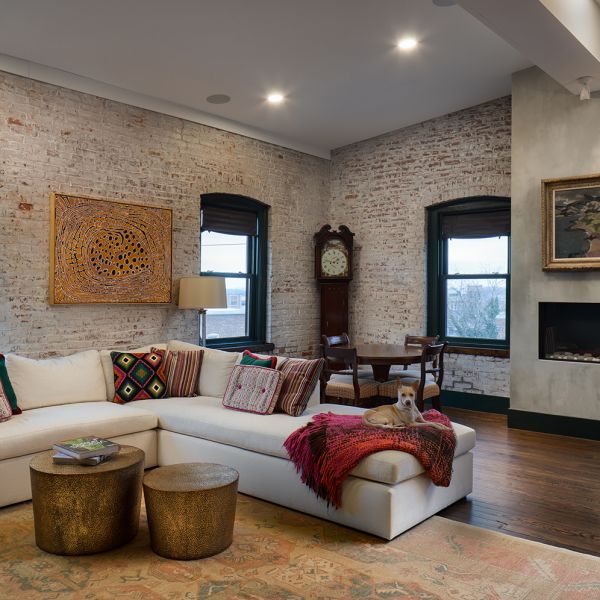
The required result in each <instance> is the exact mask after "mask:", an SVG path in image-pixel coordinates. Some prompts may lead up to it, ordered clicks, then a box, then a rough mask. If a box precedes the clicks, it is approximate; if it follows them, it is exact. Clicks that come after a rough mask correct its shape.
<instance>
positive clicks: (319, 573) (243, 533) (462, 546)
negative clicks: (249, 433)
mask: <svg viewBox="0 0 600 600" xmlns="http://www.w3.org/2000/svg"><path fill="white" fill-rule="evenodd" d="M0 597H1V598H2V599H4V598H11V599H15V600H27V599H35V600H38V599H42V600H45V599H57V600H63V599H64V600H104V599H107V600H108V599H111V600H112V599H119V598H127V599H131V600H159V599H161V600H162V599H166V600H179V599H182V600H200V599H212V598H214V599H215V600H224V599H234V598H235V599H243V600H246V599H247V600H263V599H264V600H302V599H311V600H312V599H323V600H325V599H343V600H352V599H357V600H364V599H370V598H375V599H382V600H383V599H385V600H388V599H399V600H413V599H414V600H505V599H507V600H508V599H510V600H576V599H577V600H584V599H585V600H596V599H600V558H595V557H592V556H588V555H585V554H579V553H576V552H571V551H569V550H563V549H560V548H554V547H552V546H546V545H544V544H538V543H536V542H529V541H526V540H522V539H518V538H515V537H510V536H507V535H504V534H501V533H497V532H493V531H487V530H485V529H480V528H478V527H472V526H470V525H465V524H462V523H457V522H454V521H450V520H448V519H444V518H441V517H432V518H430V519H428V520H427V521H425V522H424V523H421V524H420V525H418V526H417V527H415V528H413V529H411V530H410V531H407V532H406V533H404V534H403V535H401V536H399V537H397V538H396V539H395V540H393V541H391V542H385V541H382V540H378V539H377V538H374V537H372V536H369V535H366V534H363V533H360V532H356V531H353V530H351V529H347V528H345V527H341V526H339V525H335V524H333V523H328V522H326V521H322V520H320V519H317V518H314V517H310V516H307V515H303V514H301V513H297V512H294V511H292V510H288V509H286V508H282V507H280V506H276V505H273V504H270V503H268V502H263V501H261V500H256V499H254V498H250V497H248V496H243V495H240V496H239V498H238V510H237V516H236V524H235V531H234V542H233V545H232V546H231V547H230V548H229V549H228V550H226V551H225V552H223V553H221V554H219V555H217V556H214V557H211V558H206V559H203V560H195V561H187V562H186V561H173V560H167V559H164V558H160V557H158V556H156V555H155V554H154V553H153V552H152V550H151V549H150V547H149V538H148V527H147V522H146V518H145V513H144V512H143V511H142V522H141V526H140V532H139V534H138V536H137V537H136V539H135V540H134V541H132V542H131V543H129V544H127V545H126V546H123V547H122V548H120V549H117V550H113V551H111V552H106V553H103V554H96V555H93V556H82V557H62V556H55V555H52V554H47V553H45V552H43V551H41V550H39V549H38V548H37V546H36V545H35V540H34V531H33V515H32V508H31V503H30V502H28V503H23V504H18V505H15V506H12V507H8V508H2V509H0Z"/></svg>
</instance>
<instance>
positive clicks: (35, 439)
mask: <svg viewBox="0 0 600 600" xmlns="http://www.w3.org/2000/svg"><path fill="white" fill-rule="evenodd" d="M103 383H104V382H103ZM137 404H138V403H137V402H134V403H133V405H132V404H129V405H127V406H123V405H120V404H113V403H112V402H85V403H78V404H65V405H63V406H47V407H44V408H35V409H33V410H28V411H25V412H23V414H22V415H18V416H16V417H13V418H12V419H11V420H10V421H6V422H5V423H0V460H4V459H6V458H13V457H15V456H24V455H26V454H32V453H34V452H41V451H42V450H48V449H49V448H51V447H52V444H54V443H55V442H60V441H63V440H68V439H72V438H74V437H80V436H84V435H97V436H100V437H105V438H111V437H116V436H119V435H126V434H129V433H138V432H140V431H147V430H148V429H154V428H155V427H156V423H157V418H156V415H154V414H153V413H151V412H149V411H146V410H143V409H142V408H138V407H137V406H136V405H137Z"/></svg>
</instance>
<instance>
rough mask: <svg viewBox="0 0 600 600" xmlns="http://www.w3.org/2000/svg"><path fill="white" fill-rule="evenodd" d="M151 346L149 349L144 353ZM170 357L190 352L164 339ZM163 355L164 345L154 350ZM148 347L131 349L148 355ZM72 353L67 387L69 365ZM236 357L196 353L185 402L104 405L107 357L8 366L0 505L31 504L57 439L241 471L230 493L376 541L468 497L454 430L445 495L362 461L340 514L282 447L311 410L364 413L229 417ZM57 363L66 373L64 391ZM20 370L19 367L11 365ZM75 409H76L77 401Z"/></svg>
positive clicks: (400, 456)
mask: <svg viewBox="0 0 600 600" xmlns="http://www.w3.org/2000/svg"><path fill="white" fill-rule="evenodd" d="M157 346H159V347H160V345H158V344H154V345H153V347H157ZM166 346H167V347H168V348H169V349H174V350H181V349H190V348H197V346H193V345H191V344H186V343H184V342H178V341H172V342H169V343H168V344H167V345H166ZM162 347H165V345H164V344H163V345H162ZM149 348H150V346H148V347H145V348H139V349H136V351H148V350H149ZM80 355H86V357H85V361H83V360H82V361H80V363H81V364H78V365H77V366H78V367H79V368H78V369H77V376H76V378H75V381H73V376H72V372H73V368H72V367H73V365H72V363H77V361H79V358H78V357H79V356H80ZM239 360H240V355H238V354H237V353H230V352H222V351H218V350H213V349H205V354H204V361H203V365H202V370H201V372H200V378H199V393H200V395H199V396H197V397H192V398H164V399H160V400H140V401H136V402H131V403H128V404H125V405H121V404H115V403H113V402H109V401H108V400H109V399H112V397H113V394H114V383H113V373H112V364H111V361H110V354H109V353H108V352H107V351H101V352H98V351H95V350H94V351H87V352H84V353H79V355H77V354H76V355H73V356H71V357H66V358H65V359H49V360H46V361H28V362H26V363H25V366H24V367H23V359H20V361H16V360H15V361H13V364H11V355H8V356H7V368H8V372H9V375H10V377H11V380H12V379H15V381H14V382H13V384H14V387H15V392H16V393H17V398H18V399H19V401H20V403H21V404H22V408H23V409H24V410H23V413H22V414H21V415H17V416H14V417H12V418H11V419H10V420H8V421H6V422H3V423H0V482H2V485H1V486H0V506H5V505H8V504H12V503H15V502H21V501H24V500H28V499H30V498H31V488H30V482H29V468H28V465H29V461H30V460H31V458H32V457H33V456H35V454H36V453H39V452H42V451H44V450H47V449H49V448H50V447H51V446H52V444H53V443H54V442H56V441H60V440H64V439H69V438H73V437H78V436H83V435H98V436H101V437H108V438H110V439H113V440H115V441H117V442H119V443H120V444H130V445H133V446H137V447H138V448H141V449H142V450H143V451H144V452H145V454H146V468H149V467H154V466H157V465H169V464H174V463H181V462H198V461H200V462H217V463H222V464H226V465H230V466H232V467H234V468H235V469H237V470H238V471H239V473H240V480H239V491H240V492H243V493H246V494H249V495H251V496H256V497H258V498H262V499H264V500H268V501H270V502H274V503H277V504H281V505H283V506H286V507H289V508H292V509H295V510H299V511H302V512H305V513H308V514H311V515H315V516H317V517H321V518H324V519H328V520H330V521H334V522H336V523H341V524H343V525H347V526H350V527H353V528H356V529H359V530H362V531H365V532H368V533H371V534H374V535H376V536H379V537H382V538H385V539H392V538H394V537H395V536H397V535H398V534H400V533H402V532H403V531H406V530H407V529H409V528H410V527H412V526H414V525H416V524H417V523H419V522H421V521H423V520H424V519H426V518H428V517H429V516H431V515H433V514H435V513H437V512H438V511H440V510H441V509H443V508H444V507H446V506H448V505H450V504H452V503H453V502H456V501H457V500H459V499H461V498H463V497H465V496H466V495H467V494H469V493H470V492H471V491H472V481H473V457H472V453H471V450H472V449H473V447H474V446H475V432H474V431H473V430H472V429H470V428H468V427H465V426H463V425H459V424H455V423H453V427H454V430H455V432H456V436H457V446H456V451H455V457H454V463H453V477H452V482H451V484H450V486H449V487H447V488H442V487H436V486H435V485H433V484H432V483H431V481H430V479H429V477H428V476H427V474H425V472H424V470H423V467H422V466H421V464H420V463H419V462H418V461H417V459H415V458H414V457H413V456H412V455H410V454H406V453H404V452H397V451H384V452H378V453H375V454H372V455H371V456H369V457H368V458H366V459H364V460H363V461H361V462H360V463H359V464H358V466H357V467H356V468H355V469H354V470H353V471H352V473H351V475H350V476H349V477H348V479H347V480H346V482H345V483H344V486H343V494H342V508H341V509H335V508H333V507H328V506H327V504H326V503H325V502H324V501H323V500H321V499H318V498H317V497H316V496H315V495H314V493H313V492H312V491H311V490H309V489H308V488H307V487H306V486H305V485H304V484H303V483H302V482H301V481H300V477H299V475H298V474H297V473H296V471H295V468H294V465H293V463H292V462H291V461H290V460H289V459H288V456H287V453H286V451H285V449H284V448H283V442H284V441H285V439H286V438H287V437H288V435H289V434H290V433H292V432H293V431H294V430H296V429H298V428H299V427H302V426H303V425H305V424H306V423H307V422H308V421H310V419H311V417H312V416H313V415H315V414H317V413H319V412H328V411H330V412H334V413H342V414H360V413H362V411H363V409H360V408H356V407H350V406H343V405H337V404H320V403H319V389H318V386H317V389H315V391H314V392H313V394H312V396H311V400H310V401H309V405H308V408H307V409H306V410H305V412H304V413H303V414H302V415H301V416H299V417H292V416H289V415H287V414H272V415H257V414H251V413H246V412H239V411H234V410H229V409H226V408H224V407H223V405H222V396H223V393H224V390H225V387H226V384H227V381H228V378H229V374H230V373H231V370H232V369H233V366H234V365H235V364H236V362H239ZM65 361H66V364H67V366H68V367H70V370H71V378H70V380H69V382H68V385H66V383H65V372H64V367H65ZM17 362H19V364H17ZM82 399H83V400H84V401H81V400H82Z"/></svg>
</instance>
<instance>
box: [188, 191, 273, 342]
mask: <svg viewBox="0 0 600 600" xmlns="http://www.w3.org/2000/svg"><path fill="white" fill-rule="evenodd" d="M208 206H218V207H220V208H226V209H230V210H232V211H233V210H236V211H246V212H252V213H255V214H256V219H257V229H258V232H257V235H256V236H248V237H249V242H250V243H249V244H248V256H247V266H248V273H247V274H238V273H217V272H214V271H206V272H205V271H202V272H201V273H200V274H201V275H215V276H218V277H227V278H235V277H238V278H240V279H250V280H251V282H252V283H251V285H250V293H249V297H248V298H247V299H246V307H247V308H246V318H247V320H248V322H247V327H248V335H247V336H238V337H229V338H217V339H214V340H212V339H211V340H206V345H207V347H210V348H218V349H227V348H232V347H238V346H242V345H243V346H254V345H260V344H265V343H266V334H267V268H268V265H267V262H268V251H269V205H268V204H265V203H264V202H260V201H259V200H255V199H254V198H249V197H248V196H241V195H238V194H226V193H210V194H202V195H201V197H200V210H202V208H203V207H208ZM201 235H202V227H200V236H201ZM200 252H202V239H201V237H200Z"/></svg>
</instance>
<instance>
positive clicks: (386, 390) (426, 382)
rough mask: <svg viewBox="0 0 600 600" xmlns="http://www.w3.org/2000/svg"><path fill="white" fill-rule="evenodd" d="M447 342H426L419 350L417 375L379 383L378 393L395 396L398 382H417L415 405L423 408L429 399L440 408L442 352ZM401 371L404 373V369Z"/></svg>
mask: <svg viewBox="0 0 600 600" xmlns="http://www.w3.org/2000/svg"><path fill="white" fill-rule="evenodd" d="M446 346H447V343H446V342H443V343H441V344H427V345H425V346H423V350H422V351H421V369H420V370H419V372H418V376H417V377H413V376H407V375H400V376H398V377H396V378H394V379H392V380H390V381H386V382H385V383H380V384H379V395H380V396H384V397H385V398H395V397H396V396H397V394H398V391H397V389H398V383H402V384H403V385H412V384H413V383H415V382H416V381H418V382H419V388H418V389H417V407H418V409H419V410H423V408H424V406H425V400H431V405H432V406H433V408H435V409H436V410H441V407H442V404H441V390H442V382H443V380H444V352H445V350H446ZM403 373H406V371H404V372H403Z"/></svg>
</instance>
